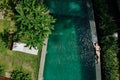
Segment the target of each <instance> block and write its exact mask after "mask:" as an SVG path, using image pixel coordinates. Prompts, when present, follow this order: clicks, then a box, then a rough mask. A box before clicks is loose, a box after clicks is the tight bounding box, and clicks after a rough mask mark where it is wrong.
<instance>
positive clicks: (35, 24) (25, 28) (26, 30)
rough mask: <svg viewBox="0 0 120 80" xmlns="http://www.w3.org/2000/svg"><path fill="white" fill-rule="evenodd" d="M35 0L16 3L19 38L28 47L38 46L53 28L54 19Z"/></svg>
mask: <svg viewBox="0 0 120 80" xmlns="http://www.w3.org/2000/svg"><path fill="white" fill-rule="evenodd" d="M36 1H37V0H24V1H21V2H20V3H19V4H17V7H16V11H17V14H16V15H15V19H16V23H17V29H18V31H17V33H16V36H18V38H19V40H20V41H21V42H24V43H26V44H27V46H30V47H34V48H36V47H38V48H40V47H41V46H42V45H43V42H44V41H45V39H46V38H47V37H48V35H49V34H51V31H52V30H53V29H54V25H53V23H55V19H54V18H53V17H52V16H51V15H49V10H48V9H47V7H46V6H45V5H43V4H40V3H37V2H36Z"/></svg>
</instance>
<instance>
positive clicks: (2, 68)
mask: <svg viewBox="0 0 120 80" xmlns="http://www.w3.org/2000/svg"><path fill="white" fill-rule="evenodd" d="M4 74H5V71H4V67H3V66H1V65H0V76H4Z"/></svg>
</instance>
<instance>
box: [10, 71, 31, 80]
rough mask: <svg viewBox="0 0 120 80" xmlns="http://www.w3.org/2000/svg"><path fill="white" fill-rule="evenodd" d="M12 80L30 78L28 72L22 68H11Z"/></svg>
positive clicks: (27, 79) (28, 79) (29, 79)
mask: <svg viewBox="0 0 120 80" xmlns="http://www.w3.org/2000/svg"><path fill="white" fill-rule="evenodd" d="M11 79H12V80H32V79H31V76H30V74H29V73H26V72H25V71H23V70H13V71H12V72H11Z"/></svg>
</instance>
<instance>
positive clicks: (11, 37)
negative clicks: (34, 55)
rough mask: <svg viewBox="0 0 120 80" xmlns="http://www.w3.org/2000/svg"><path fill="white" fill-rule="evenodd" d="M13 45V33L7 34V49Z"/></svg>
mask: <svg viewBox="0 0 120 80" xmlns="http://www.w3.org/2000/svg"><path fill="white" fill-rule="evenodd" d="M12 45H13V34H9V36H8V49H10V50H12Z"/></svg>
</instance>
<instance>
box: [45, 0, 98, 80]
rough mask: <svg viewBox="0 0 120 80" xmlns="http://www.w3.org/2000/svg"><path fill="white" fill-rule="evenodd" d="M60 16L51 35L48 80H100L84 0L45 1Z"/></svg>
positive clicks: (47, 62) (47, 56)
mask: <svg viewBox="0 0 120 80" xmlns="http://www.w3.org/2000/svg"><path fill="white" fill-rule="evenodd" d="M45 4H46V5H47V6H48V7H49V9H50V11H51V14H52V15H53V16H54V17H55V18H56V19H57V22H56V24H55V30H54V31H53V33H52V35H50V36H49V40H48V48H47V54H46V61H45V68H44V75H43V77H44V80H96V76H95V60H94V49H93V46H92V39H91V32H90V25H89V19H88V12H87V7H86V2H85V1H84V0H45Z"/></svg>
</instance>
